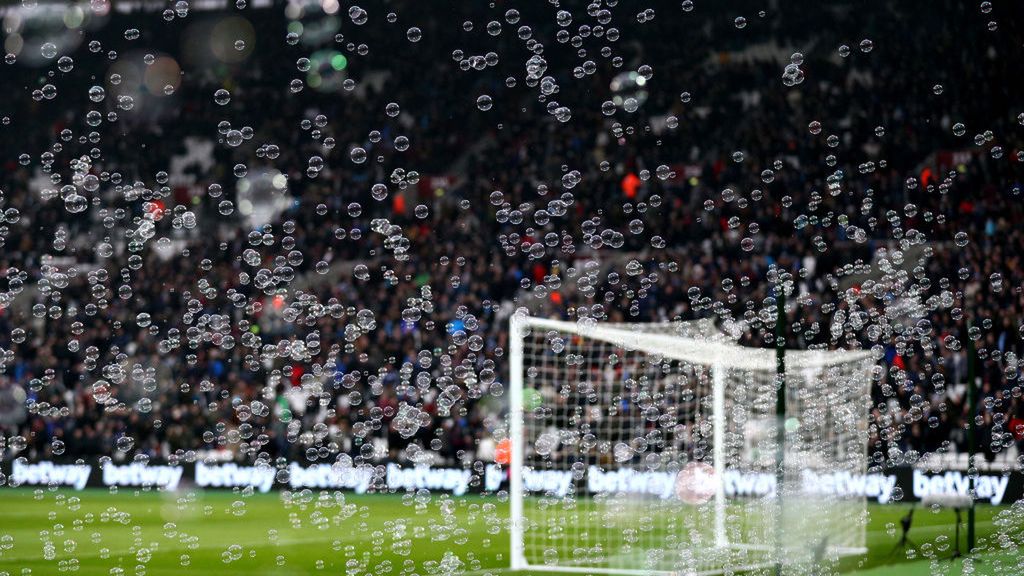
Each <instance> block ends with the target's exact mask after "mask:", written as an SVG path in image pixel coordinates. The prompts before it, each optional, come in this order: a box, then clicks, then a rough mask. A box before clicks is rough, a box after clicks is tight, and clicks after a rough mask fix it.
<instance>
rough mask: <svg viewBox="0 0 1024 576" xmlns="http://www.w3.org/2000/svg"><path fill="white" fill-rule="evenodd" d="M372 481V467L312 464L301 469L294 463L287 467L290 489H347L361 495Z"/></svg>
mask: <svg viewBox="0 0 1024 576" xmlns="http://www.w3.org/2000/svg"><path fill="white" fill-rule="evenodd" d="M372 480H373V467H372V466H359V467H356V468H353V467H346V468H340V467H339V468H334V467H333V466H331V465H330V464H314V465H312V466H310V467H308V468H303V467H302V466H299V465H298V464H296V463H295V462H292V463H291V464H290V465H289V466H288V484H289V485H290V486H291V487H292V488H347V489H349V490H354V491H355V492H356V494H363V493H364V492H366V491H367V490H368V489H369V488H370V482H371V481H372Z"/></svg>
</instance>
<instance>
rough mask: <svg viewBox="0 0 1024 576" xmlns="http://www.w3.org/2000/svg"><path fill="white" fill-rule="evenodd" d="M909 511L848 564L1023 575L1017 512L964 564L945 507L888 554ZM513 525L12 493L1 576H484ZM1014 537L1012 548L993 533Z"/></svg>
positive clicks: (370, 511)
mask: <svg viewBox="0 0 1024 576" xmlns="http://www.w3.org/2000/svg"><path fill="white" fill-rule="evenodd" d="M907 507H908V505H889V506H880V505H871V506H870V514H871V521H870V525H869V526H868V545H869V548H870V552H869V553H868V554H867V555H865V556H862V557H858V558H851V559H848V560H846V561H844V564H843V566H842V569H843V570H844V571H847V572H850V573H855V574H862V575H872V576H876V575H881V574H899V575H911V576H914V575H917V574H921V575H925V574H930V575H933V576H938V575H946V574H950V575H951V574H961V573H973V574H1024V550H1021V549H1020V548H1019V547H1018V546H1019V543H1020V541H1021V540H1020V532H1021V531H1022V530H1024V528H1022V527H1021V526H1019V525H1018V526H1016V527H1014V526H1012V525H1011V526H1006V524H1007V523H1014V522H1016V523H1018V524H1019V523H1020V518H1021V515H1020V513H1019V511H1018V512H1017V513H1016V514H1014V513H1012V512H1011V510H1010V508H1009V507H993V506H987V505H980V506H979V507H978V509H977V518H978V521H977V528H978V538H979V545H981V546H983V547H984V548H985V549H986V550H998V552H987V553H984V554H979V555H978V556H976V560H970V561H968V565H967V566H966V567H965V566H964V565H963V562H962V561H957V562H949V561H948V560H945V558H947V557H948V556H949V555H950V554H951V553H952V550H953V546H952V543H953V534H954V524H953V518H954V516H953V513H952V512H951V511H950V510H939V511H933V510H926V509H918V511H917V513H916V515H915V517H914V527H913V529H912V530H911V537H912V539H913V540H914V541H915V543H916V544H917V548H915V549H911V551H910V552H909V553H907V552H903V551H897V552H896V553H895V554H892V555H890V552H891V551H892V549H893V545H894V544H895V542H896V540H897V537H898V535H897V534H896V532H895V530H896V528H895V526H898V524H899V519H900V517H901V516H903V515H904V514H905V513H906V510H907ZM507 518H508V504H507V502H501V501H499V500H498V499H497V498H495V497H481V496H464V497H450V496H444V495H439V494H434V495H431V496H430V497H429V498H426V497H419V498H417V497H414V496H412V495H406V496H401V495H362V496H359V495H355V494H351V493H343V492H324V493H317V492H304V493H295V494H294V495H292V496H290V497H285V496H282V494H279V493H270V494H252V495H243V494H237V493H231V492H226V491H225V492H217V491H209V492H200V491H194V492H181V493H166V494H161V493H157V492H139V491H135V490H124V489H122V490H120V491H119V492H117V493H110V492H107V491H100V490H88V491H86V492H83V493H74V492H64V491H53V490H38V489H37V490H33V489H4V490H2V491H0V576H49V575H60V574H69V575H72V574H73V575H81V576H94V575H95V576H100V575H102V576H171V575H174V576H179V575H188V574H215V575H217V576H259V575H270V574H273V575H279V576H290V575H310V576H312V575H321V574H322V575H328V574H331V575H346V576H357V575H376V576H384V575H387V574H403V575H406V576H412V575H413V574H416V575H419V576H427V575H432V574H452V573H459V572H463V571H464V572H474V573H479V574H483V573H486V572H487V571H489V570H492V569H501V568H504V567H506V566H507V565H508V532H507V526H506V522H507V520H506V519H507ZM1014 519H1016V520H1014ZM997 526H999V529H998V530H997V529H996V527H997ZM1007 530H1009V531H1010V532H1011V533H1013V534H1015V535H1016V536H1015V537H1014V538H1013V539H1011V541H1012V542H1014V543H1015V544H1011V545H1007V539H1006V538H1003V539H1002V541H1000V540H999V539H998V538H995V537H994V535H995V534H996V533H997V532H1001V533H1006V532H1007Z"/></svg>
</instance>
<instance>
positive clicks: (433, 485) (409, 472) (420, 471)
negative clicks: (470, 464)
mask: <svg viewBox="0 0 1024 576" xmlns="http://www.w3.org/2000/svg"><path fill="white" fill-rule="evenodd" d="M472 476H473V473H472V471H470V470H464V469H461V468H429V467H427V466H416V467H414V468H404V469H403V468H402V467H401V466H398V465H397V464H388V475H387V483H388V488H390V489H392V490H406V491H409V490H419V489H421V488H426V489H427V490H444V491H447V492H451V493H452V494H454V495H456V496H461V495H463V494H465V493H466V490H468V489H469V481H470V479H471V478H472Z"/></svg>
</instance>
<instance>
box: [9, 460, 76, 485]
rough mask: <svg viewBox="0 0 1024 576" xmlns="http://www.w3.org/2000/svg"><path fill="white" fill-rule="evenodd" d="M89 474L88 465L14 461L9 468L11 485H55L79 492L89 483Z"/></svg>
mask: <svg viewBox="0 0 1024 576" xmlns="http://www.w3.org/2000/svg"><path fill="white" fill-rule="evenodd" d="M90 474H92V466H90V465H88V464H54V463H53V462H39V463H38V464H27V463H24V462H22V461H21V460H15V461H14V465H13V467H12V468H11V483H12V484H28V485H30V486H37V485H50V484H56V485H58V486H70V487H72V488H74V489H75V490H81V489H82V488H85V485H86V483H88V482H89V475H90Z"/></svg>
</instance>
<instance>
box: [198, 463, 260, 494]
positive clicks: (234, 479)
mask: <svg viewBox="0 0 1024 576" xmlns="http://www.w3.org/2000/svg"><path fill="white" fill-rule="evenodd" d="M274 472H275V470H274V469H273V468H270V467H268V466H239V465H237V464H214V465H206V464H204V463H202V462H197V463H196V485H198V486H201V487H203V488H205V487H207V486H213V487H217V488H246V487H249V486H252V487H253V488H254V489H256V490H259V491H260V492H264V493H265V492H270V489H271V488H273V486H274Z"/></svg>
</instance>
